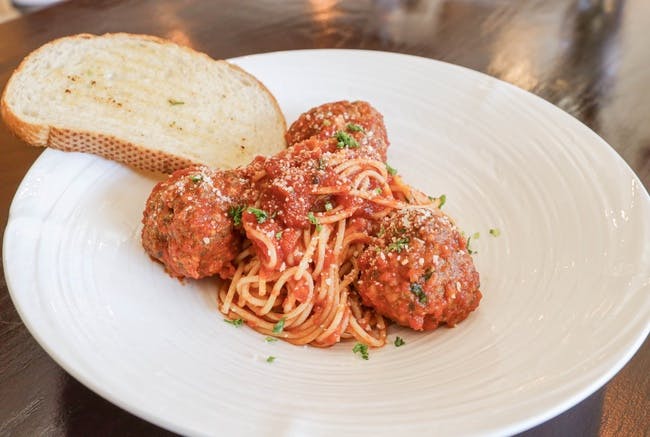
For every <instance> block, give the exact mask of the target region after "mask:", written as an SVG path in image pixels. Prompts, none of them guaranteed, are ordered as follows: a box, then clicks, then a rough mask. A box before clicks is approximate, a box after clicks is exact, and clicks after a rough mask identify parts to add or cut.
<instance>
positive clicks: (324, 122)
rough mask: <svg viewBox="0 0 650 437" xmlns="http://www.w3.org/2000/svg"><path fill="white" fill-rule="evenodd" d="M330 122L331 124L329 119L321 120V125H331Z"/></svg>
mask: <svg viewBox="0 0 650 437" xmlns="http://www.w3.org/2000/svg"><path fill="white" fill-rule="evenodd" d="M331 124H332V122H331V121H329V120H323V126H329V125H331Z"/></svg>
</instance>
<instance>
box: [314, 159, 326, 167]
mask: <svg viewBox="0 0 650 437" xmlns="http://www.w3.org/2000/svg"><path fill="white" fill-rule="evenodd" d="M325 167H327V160H326V159H325V158H318V166H316V168H317V169H318V170H325Z"/></svg>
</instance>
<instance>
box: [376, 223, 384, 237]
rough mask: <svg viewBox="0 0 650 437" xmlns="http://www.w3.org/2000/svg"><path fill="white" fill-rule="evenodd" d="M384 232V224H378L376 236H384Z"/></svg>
mask: <svg viewBox="0 0 650 437" xmlns="http://www.w3.org/2000/svg"><path fill="white" fill-rule="evenodd" d="M385 233H386V228H385V227H384V225H381V226H379V232H377V237H378V238H381V237H383V236H384V234H385Z"/></svg>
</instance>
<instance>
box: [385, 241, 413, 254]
mask: <svg viewBox="0 0 650 437" xmlns="http://www.w3.org/2000/svg"><path fill="white" fill-rule="evenodd" d="M408 244H409V239H408V237H402V238H398V239H397V240H395V241H393V242H392V243H390V244H389V245H388V250H390V251H391V252H397V253H401V252H402V250H404V249H406V246H408Z"/></svg>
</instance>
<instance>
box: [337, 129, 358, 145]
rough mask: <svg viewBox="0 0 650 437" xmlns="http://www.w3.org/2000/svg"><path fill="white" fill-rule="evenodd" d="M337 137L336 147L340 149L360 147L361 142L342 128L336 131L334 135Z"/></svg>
mask: <svg viewBox="0 0 650 437" xmlns="http://www.w3.org/2000/svg"><path fill="white" fill-rule="evenodd" d="M334 136H335V137H336V141H338V142H337V143H336V147H338V148H339V149H356V148H357V147H359V143H357V140H355V139H354V137H353V136H352V135H350V134H349V133H347V132H343V131H342V130H340V131H338V132H336V134H335V135H334Z"/></svg>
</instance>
